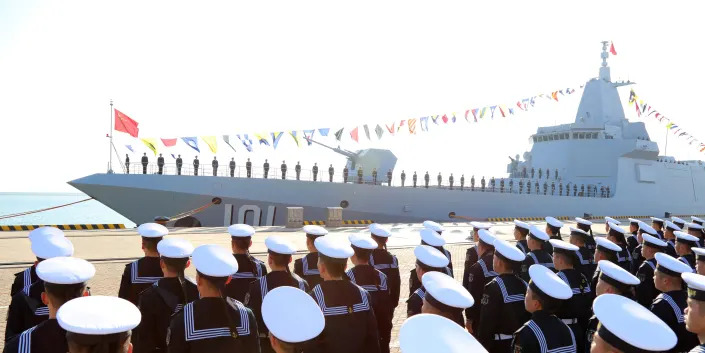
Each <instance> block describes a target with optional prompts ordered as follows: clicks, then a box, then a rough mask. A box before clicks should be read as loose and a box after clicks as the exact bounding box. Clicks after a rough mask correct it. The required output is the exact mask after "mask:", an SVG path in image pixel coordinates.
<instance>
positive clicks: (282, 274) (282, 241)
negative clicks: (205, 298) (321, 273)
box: [243, 235, 310, 353]
mask: <svg viewBox="0 0 705 353" xmlns="http://www.w3.org/2000/svg"><path fill="white" fill-rule="evenodd" d="M264 244H265V245H266V246H267V251H268V253H269V255H268V256H267V264H268V265H269V268H271V269H272V271H271V272H269V273H267V275H265V276H262V277H260V278H259V279H257V280H256V281H254V282H252V283H250V288H249V291H248V293H247V295H246V296H245V301H244V303H243V304H245V306H247V307H248V308H250V310H252V313H253V314H254V315H255V318H256V319H257V327H258V328H259V344H260V348H261V350H262V352H263V353H268V352H273V350H272V346H271V342H270V339H269V337H268V335H267V333H268V332H269V330H268V327H267V326H266V325H265V322H264V321H263V317H262V310H263V304H262V303H263V299H264V298H266V296H267V295H268V293H271V292H272V291H273V290H274V289H275V288H279V287H283V286H288V287H294V288H298V289H299V290H301V291H303V292H308V291H309V287H308V284H307V283H306V281H304V280H303V279H302V278H301V277H299V276H297V275H295V274H293V273H291V271H289V264H290V263H291V257H292V255H293V254H295V253H296V247H295V246H294V244H293V243H292V242H291V241H289V240H288V239H286V238H284V237H281V236H277V235H273V236H269V237H267V239H265V241H264ZM309 298H310V297H309Z"/></svg>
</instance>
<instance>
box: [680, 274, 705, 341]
mask: <svg viewBox="0 0 705 353" xmlns="http://www.w3.org/2000/svg"><path fill="white" fill-rule="evenodd" d="M681 276H682V278H683V281H685V283H686V284H687V285H688V307H687V308H686V310H685V313H684V315H685V318H684V319H685V328H686V329H687V330H688V331H689V332H692V333H694V334H696V335H698V340H699V343H700V345H699V346H697V347H695V348H693V349H692V350H690V352H691V353H703V352H705V276H703V275H698V274H694V273H684V274H682V275H681Z"/></svg>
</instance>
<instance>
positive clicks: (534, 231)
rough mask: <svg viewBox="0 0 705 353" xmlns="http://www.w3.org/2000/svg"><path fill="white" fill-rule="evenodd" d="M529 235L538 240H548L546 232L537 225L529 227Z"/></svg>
mask: <svg viewBox="0 0 705 353" xmlns="http://www.w3.org/2000/svg"><path fill="white" fill-rule="evenodd" d="M529 236H531V237H533V238H534V239H536V240H540V241H548V240H549V239H550V237H549V236H548V234H546V232H544V231H543V230H541V228H539V227H537V226H531V227H529Z"/></svg>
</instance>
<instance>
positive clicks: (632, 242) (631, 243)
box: [626, 218, 641, 254]
mask: <svg viewBox="0 0 705 353" xmlns="http://www.w3.org/2000/svg"><path fill="white" fill-rule="evenodd" d="M640 223H641V221H640V220H638V219H635V218H629V233H630V234H631V235H629V236H627V237H626V238H627V248H628V249H629V253H630V254H633V253H634V249H636V247H637V246H639V241H638V239H637V235H638V232H639V224H640Z"/></svg>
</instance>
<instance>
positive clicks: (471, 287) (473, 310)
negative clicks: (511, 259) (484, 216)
mask: <svg viewBox="0 0 705 353" xmlns="http://www.w3.org/2000/svg"><path fill="white" fill-rule="evenodd" d="M478 233H479V235H480V241H479V242H478V243H477V249H478V253H479V256H480V258H479V259H478V260H477V262H476V263H475V264H474V265H472V266H471V267H470V271H469V274H468V287H466V288H467V290H468V291H469V292H470V294H472V296H473V298H482V297H483V293H484V290H485V285H487V284H488V283H490V281H491V280H492V279H493V278H494V277H495V276H497V272H494V271H493V268H492V265H493V257H494V251H495V248H494V242H495V240H496V239H497V238H496V237H495V235H494V234H492V233H490V231H488V230H485V229H480V231H479V232H478ZM480 309H481V307H480V306H479V305H478V306H473V307H470V308H468V309H466V310H465V315H466V317H467V322H466V326H467V328H468V330H469V331H470V332H477V329H478V326H479V325H480Z"/></svg>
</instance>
